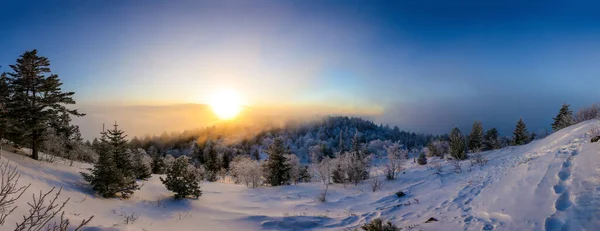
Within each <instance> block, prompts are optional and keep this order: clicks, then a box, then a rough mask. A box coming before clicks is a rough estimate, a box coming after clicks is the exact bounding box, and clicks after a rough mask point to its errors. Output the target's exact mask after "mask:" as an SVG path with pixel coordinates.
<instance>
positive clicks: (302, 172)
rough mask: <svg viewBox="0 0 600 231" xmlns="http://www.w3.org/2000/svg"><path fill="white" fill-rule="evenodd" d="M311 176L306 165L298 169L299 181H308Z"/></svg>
mask: <svg viewBox="0 0 600 231" xmlns="http://www.w3.org/2000/svg"><path fill="white" fill-rule="evenodd" d="M311 179H312V177H311V176H310V171H309V170H308V166H307V165H305V166H304V168H302V169H301V170H300V182H307V183H308V182H310V181H311Z"/></svg>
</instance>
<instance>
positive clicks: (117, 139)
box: [106, 122, 136, 179]
mask: <svg viewBox="0 0 600 231" xmlns="http://www.w3.org/2000/svg"><path fill="white" fill-rule="evenodd" d="M113 127H114V128H113V129H112V130H107V131H106V139H107V142H108V143H109V145H110V146H111V149H110V150H111V152H112V155H113V159H114V161H115V163H116V165H117V168H118V169H119V170H120V171H121V173H122V174H123V176H125V177H130V178H132V179H135V178H136V177H135V174H134V166H133V159H132V158H131V151H130V150H128V149H127V140H126V139H125V138H126V137H127V136H126V135H125V132H124V131H123V130H121V129H119V125H117V123H116V122H115V125H113Z"/></svg>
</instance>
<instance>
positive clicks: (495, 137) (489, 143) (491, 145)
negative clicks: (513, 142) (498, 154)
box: [483, 128, 500, 150]
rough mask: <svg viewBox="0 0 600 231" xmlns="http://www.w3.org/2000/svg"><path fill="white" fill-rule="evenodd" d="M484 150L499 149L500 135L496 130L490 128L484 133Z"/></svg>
mask: <svg viewBox="0 0 600 231" xmlns="http://www.w3.org/2000/svg"><path fill="white" fill-rule="evenodd" d="M483 144H484V150H494V149H499V148H500V135H499V134H498V130H496V128H491V129H489V130H487V132H485V136H484V142H483Z"/></svg>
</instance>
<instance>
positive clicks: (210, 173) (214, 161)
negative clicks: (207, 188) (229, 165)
mask: <svg viewBox="0 0 600 231" xmlns="http://www.w3.org/2000/svg"><path fill="white" fill-rule="evenodd" d="M213 145H214V144H208V145H207V148H208V149H207V155H206V163H204V169H205V170H206V180H208V181H211V182H215V181H217V176H218V175H219V171H220V170H221V166H220V165H219V157H218V155H217V150H215V149H214V147H213Z"/></svg>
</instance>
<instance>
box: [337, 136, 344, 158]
mask: <svg viewBox="0 0 600 231" xmlns="http://www.w3.org/2000/svg"><path fill="white" fill-rule="evenodd" d="M338 151H339V153H340V154H341V153H343V152H344V131H343V130H340V143H339V145H338Z"/></svg>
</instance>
